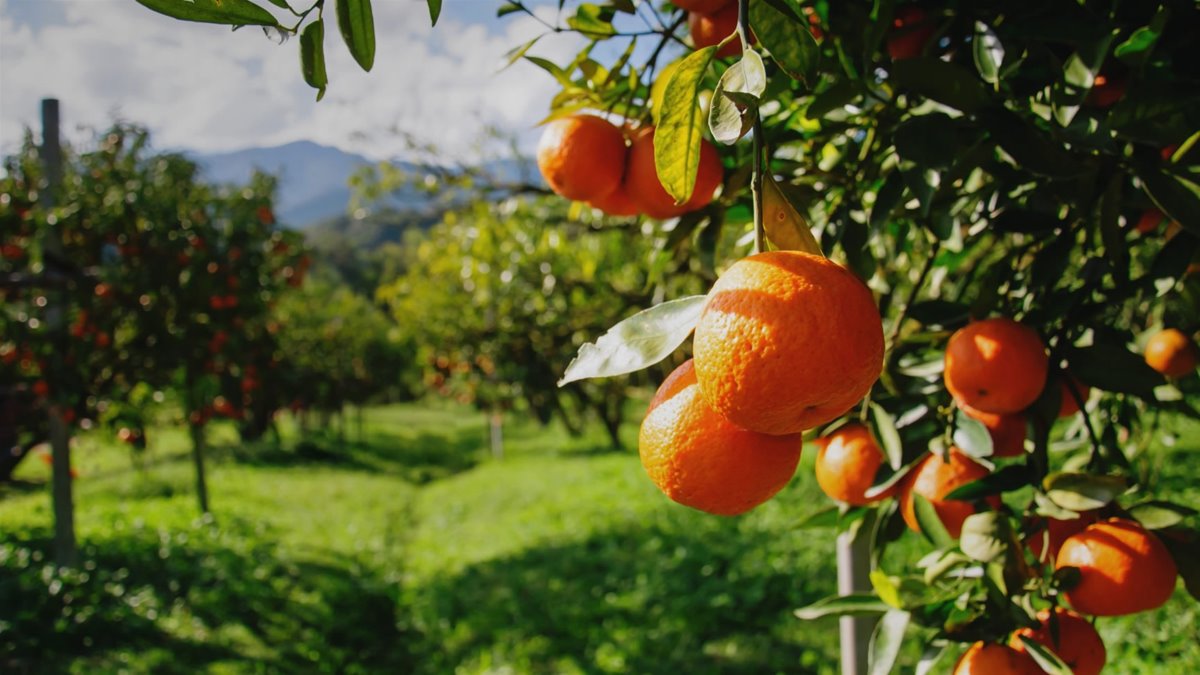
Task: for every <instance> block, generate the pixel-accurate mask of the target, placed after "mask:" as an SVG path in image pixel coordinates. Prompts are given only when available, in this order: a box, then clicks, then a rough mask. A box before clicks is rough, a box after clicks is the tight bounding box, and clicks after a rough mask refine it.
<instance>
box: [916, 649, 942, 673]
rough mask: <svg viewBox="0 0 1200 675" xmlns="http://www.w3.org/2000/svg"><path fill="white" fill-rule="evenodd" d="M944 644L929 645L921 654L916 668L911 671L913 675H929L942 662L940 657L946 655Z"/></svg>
mask: <svg viewBox="0 0 1200 675" xmlns="http://www.w3.org/2000/svg"><path fill="white" fill-rule="evenodd" d="M947 651H948V650H947V649H946V644H944V643H942V644H938V643H930V644H929V645H927V646H926V647H925V651H924V652H923V653H922V654H921V660H920V661H917V668H916V670H914V671H913V675H929V673H931V672H933V669H934V668H935V667H936V666H937V665H938V662H939V661H941V660H942V657H943V656H945V655H946V653H947Z"/></svg>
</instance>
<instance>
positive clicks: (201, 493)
mask: <svg viewBox="0 0 1200 675" xmlns="http://www.w3.org/2000/svg"><path fill="white" fill-rule="evenodd" d="M188 428H189V429H190V430H191V433H192V462H193V463H194V464H195V465H196V498H197V499H198V500H199V502H200V512H201V513H205V514H207V513H209V510H208V483H207V481H205V478H204V425H203V424H189V425H188Z"/></svg>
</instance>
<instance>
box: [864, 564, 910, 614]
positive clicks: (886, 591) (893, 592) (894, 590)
mask: <svg viewBox="0 0 1200 675" xmlns="http://www.w3.org/2000/svg"><path fill="white" fill-rule="evenodd" d="M870 579H871V588H873V589H875V595H878V596H879V599H880V600H882V601H884V602H885V603H887V604H888V605H890V606H891V607H894V608H896V609H904V604H903V602H902V601H901V600H900V587H899V586H898V585H897V583H896V582H897V580H896V579H894V578H893V577H890V576H888V574H887V572H884V571H883V570H881V569H874V570H871V575H870Z"/></svg>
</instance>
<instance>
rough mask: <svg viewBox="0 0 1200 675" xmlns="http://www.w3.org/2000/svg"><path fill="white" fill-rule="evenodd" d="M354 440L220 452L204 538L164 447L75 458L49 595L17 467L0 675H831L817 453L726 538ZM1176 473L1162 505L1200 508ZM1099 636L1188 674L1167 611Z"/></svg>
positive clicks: (598, 474) (450, 412) (1119, 664)
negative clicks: (66, 549) (73, 534)
mask: <svg viewBox="0 0 1200 675" xmlns="http://www.w3.org/2000/svg"><path fill="white" fill-rule="evenodd" d="M351 426H352V427H353V425H351ZM364 431H365V433H364V436H363V437H362V438H361V439H360V438H357V437H356V436H355V434H354V433H353V431H351V432H350V434H349V436H350V439H349V441H347V442H345V443H342V442H339V441H338V440H337V437H336V436H333V435H326V436H321V435H317V436H312V437H309V438H306V439H305V440H304V441H299V440H298V439H299V438H300V433H299V431H298V430H297V429H296V428H295V427H294V426H291V425H285V428H284V435H285V438H286V439H288V442H287V443H286V444H285V446H284V447H283V448H273V447H270V446H253V445H251V446H243V445H239V444H237V443H236V442H235V437H234V435H233V434H232V431H231V430H230V429H227V428H220V427H218V428H217V429H215V430H214V433H213V440H214V446H215V447H214V450H213V453H212V454H213V461H212V462H211V471H210V490H211V493H212V505H213V509H214V513H215V518H214V519H208V518H198V517H197V512H196V505H195V499H194V496H193V493H192V480H193V479H192V473H191V465H190V461H189V460H188V459H187V457H186V452H185V450H186V440H185V438H184V436H183V434H182V433H181V432H179V431H174V430H170V429H166V430H162V431H161V433H157V434H155V435H154V436H153V437H152V438H151V441H152V451H151V452H150V453H149V454H148V455H147V456H145V457H144V458H143V459H142V464H143V468H142V469H141V470H136V469H134V468H133V465H132V463H131V462H130V457H129V450H128V449H127V448H125V447H123V446H120V447H118V446H117V445H114V444H111V443H108V442H106V441H104V440H103V439H101V438H99V437H97V436H89V437H85V438H83V439H82V440H81V441H80V446H79V448H78V450H77V452H76V453H75V454H76V456H77V458H78V459H77V462H76V467H77V469H78V470H79V471H80V474H81V477H80V479H79V481H78V482H77V493H76V498H77V511H78V516H77V518H78V531H79V536H80V539H81V541H82V542H83V552H84V559H85V564H84V566H83V567H82V569H80V570H78V571H76V572H72V573H69V574H66V575H62V576H57V575H54V574H51V573H50V572H49V569H48V567H47V563H46V556H47V552H48V551H49V544H48V537H49V526H50V515H49V499H48V496H47V494H46V491H45V488H44V487H41V486H39V485H38V481H41V480H44V478H45V471H46V467H45V465H44V464H42V463H41V462H39V461H36V459H35V460H33V461H27V462H26V464H25V465H24V466H23V467H22V473H21V477H22V478H24V479H25V480H26V481H28V483H27V484H26V485H25V486H24V487H22V488H20V489H13V490H9V491H8V492H6V493H0V670H3V671H13V672H18V673H19V672H30V673H33V672H37V673H42V672H80V673H83V672H86V673H94V672H151V671H153V672H188V673H192V672H237V673H240V672H297V671H302V672H347V673H354V672H413V673H448V672H461V673H491V672H519V673H571V672H579V673H585V672H586V673H604V672H613V673H625V672H646V673H660V672H661V673H667V672H670V673H674V672H688V673H710V672H723V673H764V672H814V673H833V672H836V650H837V638H836V624H835V623H834V622H833V621H831V620H825V621H822V622H817V623H802V622H799V621H797V620H795V619H794V618H792V616H791V610H792V609H794V608H795V607H798V606H801V605H804V604H807V603H809V602H811V601H813V600H815V599H817V598H819V597H822V596H824V595H826V594H828V593H830V592H832V591H833V589H834V579H835V570H834V561H833V559H834V556H833V536H832V533H831V532H829V531H827V530H797V529H796V528H795V525H796V523H797V522H799V521H800V520H801V519H802V518H803V517H804V516H805V515H807V514H809V513H812V512H813V511H815V510H816V509H818V508H820V507H821V506H823V505H824V503H825V498H824V497H823V496H822V495H820V493H819V491H818V490H817V489H816V487H815V484H814V482H813V480H812V479H811V453H808V454H807V455H806V459H805V461H804V463H803V466H802V469H801V470H800V471H799V472H798V473H797V478H796V479H795V480H794V481H793V482H792V483H791V485H789V487H788V488H787V489H785V490H784V492H783V493H781V494H780V495H779V497H777V498H776V499H774V500H772V501H771V502H768V503H767V504H765V505H764V506H762V507H760V508H759V509H756V510H755V511H753V512H752V513H750V514H748V515H746V516H743V517H739V518H733V519H728V518H715V517H711V516H706V515H704V514H700V513H696V512H693V511H691V510H688V509H685V508H683V507H679V506H676V505H674V504H672V503H670V502H669V501H667V500H666V499H665V498H663V497H662V496H661V495H660V494H659V493H658V492H657V490H656V489H655V488H654V487H653V486H652V485H651V484H650V483H649V481H648V480H646V478H645V475H644V473H643V472H642V469H641V467H640V465H639V463H638V461H637V459H636V457H635V456H633V454H632V453H629V452H611V451H607V449H606V442H605V440H604V437H603V434H602V433H601V432H600V431H599V430H598V429H597V430H593V431H590V432H589V433H588V434H585V435H584V436H583V437H580V438H570V437H568V436H567V435H566V434H565V433H564V432H563V431H562V430H561V429H559V428H557V427H553V426H552V427H549V428H541V427H537V426H535V425H531V424H526V423H523V422H515V423H511V424H509V425H508V426H507V427H506V429H505V434H506V456H505V457H504V458H503V459H502V460H495V459H492V458H490V457H489V456H488V454H487V451H486V439H487V428H486V422H485V419H484V418H483V417H482V416H480V415H477V414H475V413H473V412H470V411H467V410H464V409H456V408H431V407H416V406H391V407H387V408H380V409H372V410H368V411H367V414H366V416H365V425H364ZM1195 431H1197V430H1196V429H1194V428H1192V429H1190V431H1188V432H1187V433H1185V434H1184V437H1185V438H1194V437H1195V436H1197V435H1200V434H1197V433H1193V432H1195ZM635 434H636V428H634V427H632V426H631V427H629V428H627V429H626V430H625V438H626V440H627V441H628V444H629V445H630V446H631V447H632V446H633V445H634V442H635ZM1189 447H1190V445H1189V443H1187V442H1181V443H1179V444H1178V445H1177V446H1176V447H1175V448H1174V449H1173V450H1171V454H1170V455H1169V460H1168V461H1165V462H1163V463H1162V465H1161V466H1162V472H1163V474H1162V483H1163V485H1164V486H1166V487H1167V488H1168V490H1169V491H1170V492H1172V493H1173V494H1174V495H1175V496H1177V497H1179V498H1181V499H1182V500H1183V501H1185V502H1189V503H1192V504H1195V503H1196V502H1197V500H1198V498H1200V493H1198V490H1200V488H1198V487H1197V483H1196V480H1195V475H1196V471H1195V469H1194V467H1193V466H1190V465H1189V464H1188V462H1187V460H1188V459H1189V458H1190V457H1192V456H1194V451H1192V450H1189V449H1188V448H1189ZM919 549H920V545H919V544H913V545H910V546H909V549H908V550H907V551H905V550H903V549H902V550H901V551H899V555H900V556H901V557H911V556H912V555H917V554H919V553H920V550H919ZM1100 626H1101V629H1102V633H1103V634H1104V636H1105V638H1106V642H1107V643H1108V645H1109V650H1110V663H1111V664H1113V665H1112V668H1111V671H1112V672H1120V673H1125V672H1130V673H1134V672H1155V673H1181V674H1182V673H1195V672H1200V628H1197V626H1200V616H1198V612H1197V604H1196V603H1195V602H1194V601H1192V600H1191V599H1190V598H1188V597H1187V596H1186V595H1185V594H1184V593H1183V592H1182V591H1179V592H1177V593H1176V595H1175V597H1174V598H1173V599H1172V601H1171V603H1170V604H1169V605H1168V606H1167V608H1165V609H1163V610H1160V611H1158V612H1155V613H1153V614H1148V615H1142V616H1139V617H1129V618H1121V619H1111V620H1104V621H1102V622H1101V624H1100ZM917 651H919V650H918V649H917V646H916V645H910V648H909V649H908V650H907V651H906V652H905V653H906V658H909V661H910V662H911V661H913V660H915V654H916V653H917Z"/></svg>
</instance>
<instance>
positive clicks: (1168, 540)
mask: <svg viewBox="0 0 1200 675" xmlns="http://www.w3.org/2000/svg"><path fill="white" fill-rule="evenodd" d="M1159 538H1160V539H1161V540H1162V543H1163V544H1165V545H1166V547H1167V550H1168V551H1170V552H1171V557H1172V558H1174V559H1175V567H1176V569H1178V570H1179V577H1180V578H1181V579H1183V587H1184V588H1186V589H1187V592H1188V594H1189V595H1191V596H1192V597H1193V598H1195V599H1196V600H1200V565H1197V564H1196V561H1197V560H1200V535H1198V534H1197V533H1196V532H1195V531H1193V530H1185V529H1182V528H1173V529H1171V530H1167V531H1164V532H1163V533H1162V535H1161V536H1160V537H1159Z"/></svg>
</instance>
